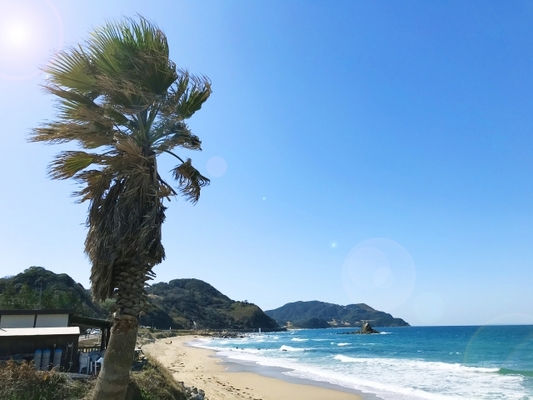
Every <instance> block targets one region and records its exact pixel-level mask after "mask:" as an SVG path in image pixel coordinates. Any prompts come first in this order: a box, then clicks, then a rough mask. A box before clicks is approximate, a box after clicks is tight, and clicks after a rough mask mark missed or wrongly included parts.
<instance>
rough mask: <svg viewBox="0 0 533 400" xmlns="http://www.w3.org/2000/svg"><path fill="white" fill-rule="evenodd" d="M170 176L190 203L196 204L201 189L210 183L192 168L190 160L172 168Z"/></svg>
mask: <svg viewBox="0 0 533 400" xmlns="http://www.w3.org/2000/svg"><path fill="white" fill-rule="evenodd" d="M172 174H173V176H174V179H176V180H177V181H178V186H179V191H180V192H181V194H182V195H183V196H184V197H185V198H186V199H187V200H189V201H191V202H192V203H196V202H197V201H198V200H199V199H200V191H201V189H202V188H203V187H204V186H207V185H209V182H210V180H209V179H208V178H206V177H205V176H203V175H202V174H200V172H198V170H197V169H196V168H194V167H193V166H192V164H191V159H190V158H188V159H187V160H186V161H185V162H184V163H182V164H180V165H178V166H177V167H176V168H174V169H173V170H172Z"/></svg>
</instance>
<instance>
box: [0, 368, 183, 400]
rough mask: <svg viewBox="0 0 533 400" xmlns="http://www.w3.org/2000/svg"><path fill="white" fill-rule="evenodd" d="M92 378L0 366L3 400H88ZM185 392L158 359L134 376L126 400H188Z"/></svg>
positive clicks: (0, 386)
mask: <svg viewBox="0 0 533 400" xmlns="http://www.w3.org/2000/svg"><path fill="white" fill-rule="evenodd" d="M95 382H96V381H95V380H94V379H92V378H88V379H81V380H73V379H71V378H70V377H69V376H68V375H66V374H63V373H60V372H59V371H57V370H52V371H37V370H35V367H34V365H33V363H31V362H17V361H13V360H11V361H7V362H6V363H5V364H3V365H0V399H2V400H88V399H89V398H90V395H91V391H92V390H93V389H94V386H95ZM187 398H188V396H187V395H186V388H185V387H183V385H181V384H179V383H178V382H176V380H175V379H174V378H173V377H172V373H171V372H170V371H169V370H168V369H167V368H165V367H164V366H163V365H162V364H161V363H159V362H158V361H157V360H155V359H150V360H149V362H148V363H147V364H146V365H145V366H144V368H143V369H142V370H141V371H135V372H132V373H131V380H130V382H129V385H128V388H127V394H126V400H186V399H187Z"/></svg>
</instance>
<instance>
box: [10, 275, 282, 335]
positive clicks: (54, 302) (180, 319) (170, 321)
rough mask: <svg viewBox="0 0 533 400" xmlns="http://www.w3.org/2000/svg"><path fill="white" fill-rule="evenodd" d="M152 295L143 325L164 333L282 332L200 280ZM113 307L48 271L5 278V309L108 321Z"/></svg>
mask: <svg viewBox="0 0 533 400" xmlns="http://www.w3.org/2000/svg"><path fill="white" fill-rule="evenodd" d="M147 292H148V300H149V301H148V306H147V309H146V313H145V315H143V316H142V317H141V325H147V326H153V327H155V328H160V329H168V328H172V329H193V328H194V327H195V326H196V327H197V328H198V329H242V330H254V329H258V328H261V329H262V330H264V331H271V330H277V329H279V325H278V324H277V323H276V321H274V320H273V319H272V318H270V317H269V316H267V315H266V314H265V313H264V312H263V311H262V310H261V309H260V308H259V307H258V306H256V305H255V304H252V303H248V302H246V301H244V302H242V301H233V300H231V299H230V298H229V297H227V296H225V295H224V294H222V293H220V292H219V291H218V290H217V289H215V288H214V287H213V286H211V285H210V284H208V283H206V282H203V281H201V280H198V279H175V280H172V281H170V282H168V283H156V284H154V285H153V286H151V287H148V288H147ZM112 303H113V302H112V301H111V300H107V301H106V302H105V303H103V304H98V303H94V302H93V301H92V298H91V292H90V290H87V289H85V288H84V287H83V286H82V285H81V284H79V283H76V282H75V281H74V280H73V279H72V278H71V277H70V276H68V275H67V274H55V273H53V272H52V271H48V270H46V269H44V268H42V267H30V268H28V269H27V270H25V271H24V272H22V273H20V274H18V275H15V276H9V277H4V278H0V309H37V308H42V309H73V310H74V311H75V313H76V314H78V315H82V316H87V317H94V318H106V317H107V315H108V311H106V310H109V308H110V306H111V305H112Z"/></svg>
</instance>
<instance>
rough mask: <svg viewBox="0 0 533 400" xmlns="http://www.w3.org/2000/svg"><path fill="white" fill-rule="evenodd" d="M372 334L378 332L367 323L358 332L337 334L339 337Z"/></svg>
mask: <svg viewBox="0 0 533 400" xmlns="http://www.w3.org/2000/svg"><path fill="white" fill-rule="evenodd" d="M372 333H379V331H376V330H375V329H374V328H372V326H371V325H370V324H369V323H368V322H365V323H364V324H363V326H362V327H361V329H360V330H358V331H355V332H339V335H369V334H372Z"/></svg>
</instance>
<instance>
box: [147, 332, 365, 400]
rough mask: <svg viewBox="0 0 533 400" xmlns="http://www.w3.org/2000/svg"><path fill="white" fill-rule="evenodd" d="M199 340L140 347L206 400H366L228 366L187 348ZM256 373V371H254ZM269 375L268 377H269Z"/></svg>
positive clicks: (176, 339)
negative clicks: (202, 392) (201, 393)
mask: <svg viewBox="0 0 533 400" xmlns="http://www.w3.org/2000/svg"><path fill="white" fill-rule="evenodd" d="M199 339H201V337H198V336H193V335H190V336H177V337H171V338H167V339H158V340H156V341H155V342H154V343H150V344H146V345H144V346H143V351H144V352H145V353H146V354H147V356H148V357H149V358H150V357H152V358H155V359H156V360H158V361H159V362H160V363H162V364H163V365H164V366H165V367H166V368H168V369H169V371H170V372H171V373H172V375H173V377H174V379H176V380H177V381H178V382H183V383H184V384H185V385H186V386H189V387H190V386H195V387H197V388H198V389H201V390H203V391H204V392H205V396H206V399H209V400H242V399H247V400H250V399H253V400H364V399H365V398H366V396H363V395H362V394H356V393H354V392H350V391H349V390H348V389H344V388H341V387H338V388H337V387H335V386H333V385H327V384H320V383H319V382H314V381H306V380H303V379H302V380H300V379H292V378H291V379H287V380H285V379H280V378H278V377H273V376H265V375H261V374H259V373H256V372H255V371H254V372H250V371H249V370H246V369H245V366H240V365H238V364H235V363H228V362H226V361H224V360H223V359H221V358H219V357H217V356H216V353H215V351H213V350H210V349H205V348H200V347H195V346H191V345H188V344H187V343H191V342H194V341H197V340H199ZM254 369H255V370H256V371H257V369H256V368H254ZM269 375H270V374H269Z"/></svg>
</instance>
